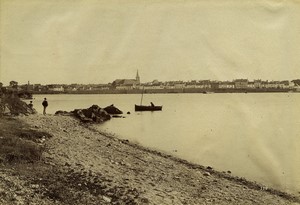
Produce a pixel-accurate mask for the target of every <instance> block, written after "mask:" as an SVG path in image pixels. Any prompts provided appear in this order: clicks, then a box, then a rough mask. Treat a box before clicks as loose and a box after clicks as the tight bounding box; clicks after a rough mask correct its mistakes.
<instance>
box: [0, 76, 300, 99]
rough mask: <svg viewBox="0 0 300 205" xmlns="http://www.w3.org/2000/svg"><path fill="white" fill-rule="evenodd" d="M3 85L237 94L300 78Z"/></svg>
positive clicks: (292, 88) (37, 89)
mask: <svg viewBox="0 0 300 205" xmlns="http://www.w3.org/2000/svg"><path fill="white" fill-rule="evenodd" d="M0 88H1V89H2V90H3V89H5V90H6V91H18V92H19V93H22V92H23V93H24V92H27V93H31V94H58V93H65V94H128V93H142V92H143V93H209V92H217V93H233V92H300V79H296V80H284V81H273V80H272V81H268V80H261V79H258V80H253V81H251V80H248V79H234V80H232V81H215V80H191V81H187V82H185V81H166V82H161V81H158V80H153V81H152V82H146V83H141V81H140V76H139V73H138V72H137V74H136V77H135V78H134V79H116V80H114V81H113V82H111V83H108V84H76V83H74V84H48V85H42V84H30V82H29V81H28V83H27V84H23V85H18V82H16V81H10V83H9V85H7V86H4V85H3V84H2V83H0Z"/></svg>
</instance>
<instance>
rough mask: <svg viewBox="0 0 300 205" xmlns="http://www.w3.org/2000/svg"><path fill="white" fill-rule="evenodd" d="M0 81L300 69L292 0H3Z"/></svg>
mask: <svg viewBox="0 0 300 205" xmlns="http://www.w3.org/2000/svg"><path fill="white" fill-rule="evenodd" d="M0 4H1V5H0V9H1V11H0V15H1V21H0V28H1V29H0V32H1V33H0V35H1V44H0V56H1V61H0V82H2V83H4V84H8V83H9V82H10V80H15V81H17V82H19V83H20V84H23V83H27V81H28V80H30V81H31V82H32V83H41V84H51V83H54V84H71V83H74V82H77V83H81V84H88V83H109V82H112V81H113V80H114V79H115V77H116V76H120V77H121V78H132V76H134V74H135V72H136V70H139V72H140V75H141V81H142V82H149V81H151V80H154V79H157V80H160V81H174V80H184V81H188V80H193V79H213V80H221V81H224V80H227V79H244V78H248V79H269V80H287V79H288V80H289V79H294V78H299V76H300V69H299V68H300V58H299V56H300V47H299V46H298V45H299V44H300V35H299V31H300V24H299V20H300V4H299V3H297V2H296V1H284V2H272V4H269V3H266V2H265V3H263V2H261V1H258V0H254V1H245V2H244V1H234V0H228V1H226V2H223V1H219V0H213V1H197V0H188V1H181V0H175V1H165V2H164V1H153V2H148V1H139V0H124V1H120V0H113V1H104V0H103V1H102V0H86V1H82V0H78V1H58V0H54V1H35V0H28V1H26V3H25V2H24V1H21V0H14V1H10V0H2V1H0Z"/></svg>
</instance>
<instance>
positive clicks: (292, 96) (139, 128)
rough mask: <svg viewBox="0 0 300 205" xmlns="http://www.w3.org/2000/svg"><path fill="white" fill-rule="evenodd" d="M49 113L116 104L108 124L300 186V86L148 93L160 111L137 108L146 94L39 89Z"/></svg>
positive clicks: (192, 156) (236, 170)
mask: <svg viewBox="0 0 300 205" xmlns="http://www.w3.org/2000/svg"><path fill="white" fill-rule="evenodd" d="M34 97H35V99H34V106H35V108H36V109H37V110H38V112H40V113H42V106H41V102H42V99H43V98H44V97H47V99H48V101H49V107H48V113H52V114H53V113H54V112H55V111H57V110H66V111H70V110H73V109H75V108H86V107H89V106H91V105H92V104H97V105H99V106H100V107H105V106H107V105H110V104H114V105H115V106H116V107H118V108H120V109H121V110H122V111H123V112H124V113H126V112H127V111H129V112H131V114H130V115H127V114H124V116H126V118H122V119H120V118H114V119H112V120H110V121H108V122H106V123H104V124H102V125H99V126H100V127H101V129H102V130H105V131H106V132H110V133H115V134H116V135H117V136H118V137H120V138H125V139H129V140H130V141H134V142H137V143H140V144H142V145H144V146H147V147H151V148H155V149H157V150H161V151H164V152H167V153H170V154H173V155H176V156H179V157H181V158H184V159H187V160H189V161H191V162H194V163H199V164H202V165H205V166H208V165H209V166H212V167H214V168H215V169H217V170H224V171H227V170H230V171H231V172H232V173H233V175H237V176H242V177H245V178H247V179H250V180H253V181H257V182H260V183H263V184H266V185H267V186H270V187H274V188H278V189H281V190H285V191H289V192H298V191H300V174H299V173H300V172H299V170H300V149H299V146H300V111H299V107H298V106H299V104H300V94H297V93H269V94H262V93H259V94H249V93H248V94H206V95H204V94H146V95H144V100H143V102H144V104H150V101H152V102H154V103H155V104H157V105H163V111H162V112H143V113H136V112H134V104H138V103H139V102H140V97H141V95H43V96H41V95H36V96H34Z"/></svg>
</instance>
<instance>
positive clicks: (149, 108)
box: [134, 105, 162, 111]
mask: <svg viewBox="0 0 300 205" xmlns="http://www.w3.org/2000/svg"><path fill="white" fill-rule="evenodd" d="M134 109H135V111H161V110H162V106H156V105H155V106H152V105H149V106H148V105H134Z"/></svg>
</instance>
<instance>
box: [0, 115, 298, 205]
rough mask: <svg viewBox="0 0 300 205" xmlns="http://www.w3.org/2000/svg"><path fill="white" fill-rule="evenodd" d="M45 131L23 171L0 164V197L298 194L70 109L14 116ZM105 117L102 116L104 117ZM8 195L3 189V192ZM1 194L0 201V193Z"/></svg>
mask: <svg viewBox="0 0 300 205" xmlns="http://www.w3.org/2000/svg"><path fill="white" fill-rule="evenodd" d="M18 119H19V120H21V121H23V122H25V123H27V124H28V125H29V126H30V127H31V128H32V129H36V130H39V131H44V132H47V133H49V134H51V135H52V137H51V138H49V139H46V140H44V141H41V142H40V144H41V146H44V147H45V151H44V153H43V157H42V159H41V161H40V162H39V163H38V164H42V165H41V166H40V167H41V168H32V167H29V165H28V170H30V171H29V172H32V173H34V176H31V175H30V174H28V173H25V171H24V173H23V172H21V173H16V172H15V171H14V170H13V169H8V168H7V169H5V167H3V166H1V167H0V204H6V203H8V201H7V200H6V201H5V200H4V199H1V194H2V195H5V194H9V193H6V192H5V190H4V189H6V188H7V187H8V188H9V189H10V194H12V196H10V198H11V201H9V204H166V205H169V204H178V205H179V204H188V205H190V204H245V205H246V204H255V205H256V204H270V205H271V204H272V205H273V204H299V198H297V197H294V196H291V195H289V194H286V193H284V192H280V191H276V190H272V189H268V188H265V187H263V186H260V185H258V184H255V183H253V182H249V181H247V180H245V179H242V178H238V177H234V176H231V174H229V173H222V172H218V171H215V170H214V169H213V168H211V167H203V166H201V165H195V164H192V163H189V162H187V161H185V160H181V159H178V158H176V157H173V156H170V155H168V154H164V153H160V152H158V151H155V150H151V149H148V148H144V147H142V146H140V145H137V144H134V143H131V142H129V141H128V140H121V139H118V138H115V137H114V136H111V135H108V134H105V133H103V132H102V131H101V130H100V129H99V128H98V127H96V126H95V125H87V124H83V123H81V122H79V121H78V120H76V119H74V118H72V117H70V116H54V115H46V116H44V115H30V116H24V117H18ZM108 123H109V122H108ZM6 198H8V197H6ZM1 200H2V201H1Z"/></svg>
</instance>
